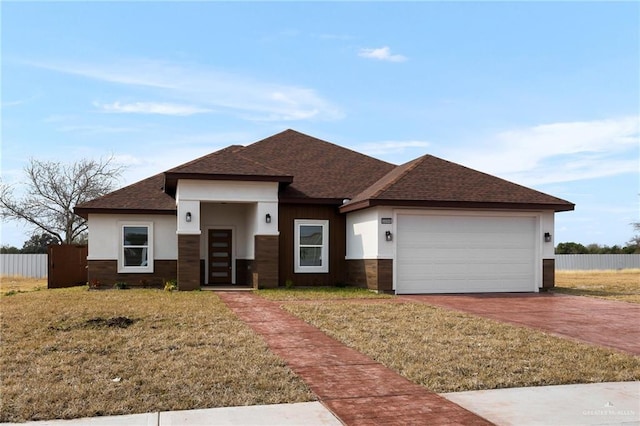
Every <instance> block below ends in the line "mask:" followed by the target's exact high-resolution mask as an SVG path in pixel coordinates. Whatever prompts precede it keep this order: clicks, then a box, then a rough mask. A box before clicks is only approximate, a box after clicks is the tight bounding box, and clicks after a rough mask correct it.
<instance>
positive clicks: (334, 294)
mask: <svg viewBox="0 0 640 426" xmlns="http://www.w3.org/2000/svg"><path fill="white" fill-rule="evenodd" d="M256 294H258V295H259V296H262V297H264V298H265V299H269V300H330V299H388V298H390V297H391V296H389V295H388V294H378V293H374V292H372V291H369V290H367V289H364V288H358V287H293V288H283V287H279V288H271V289H264V290H257V291H256Z"/></svg>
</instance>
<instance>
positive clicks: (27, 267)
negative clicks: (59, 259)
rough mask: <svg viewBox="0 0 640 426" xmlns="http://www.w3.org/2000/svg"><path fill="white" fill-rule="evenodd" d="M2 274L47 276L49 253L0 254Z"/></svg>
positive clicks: (0, 273)
mask: <svg viewBox="0 0 640 426" xmlns="http://www.w3.org/2000/svg"><path fill="white" fill-rule="evenodd" d="M0 275H1V276H12V275H20V276H23V277H28V278H45V277H46V276H47V255H46V254H0Z"/></svg>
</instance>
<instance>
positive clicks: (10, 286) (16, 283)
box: [0, 275, 47, 294]
mask: <svg viewBox="0 0 640 426" xmlns="http://www.w3.org/2000/svg"><path fill="white" fill-rule="evenodd" d="M46 288H47V279H46V278H26V277H22V276H18V275H10V276H7V275H3V276H1V277H0V294H5V293H8V292H11V293H19V292H25V291H36V290H44V289H46Z"/></svg>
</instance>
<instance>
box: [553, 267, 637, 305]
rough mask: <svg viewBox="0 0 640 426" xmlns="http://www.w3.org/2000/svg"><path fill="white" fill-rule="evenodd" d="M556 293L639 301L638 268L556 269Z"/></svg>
mask: <svg viewBox="0 0 640 426" xmlns="http://www.w3.org/2000/svg"><path fill="white" fill-rule="evenodd" d="M555 291H557V292H558V293H566V294H574V295H578V296H591V297H598V298H601V299H609V300H620V301H624V302H632V303H640V269H623V270H620V271H558V272H556V288H555Z"/></svg>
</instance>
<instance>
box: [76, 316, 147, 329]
mask: <svg viewBox="0 0 640 426" xmlns="http://www.w3.org/2000/svg"><path fill="white" fill-rule="evenodd" d="M136 321H137V320H135V319H131V318H127V317H113V318H106V319H105V318H100V317H98V318H91V319H89V320H87V321H86V322H85V325H87V326H88V327H94V328H102V327H107V328H116V327H117V328H127V327H129V326H130V325H132V324H133V323H134V322H136Z"/></svg>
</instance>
